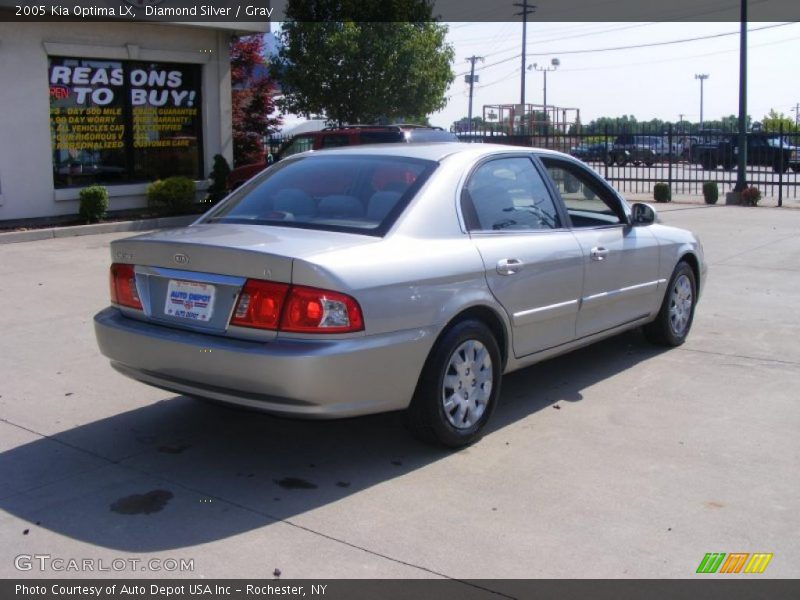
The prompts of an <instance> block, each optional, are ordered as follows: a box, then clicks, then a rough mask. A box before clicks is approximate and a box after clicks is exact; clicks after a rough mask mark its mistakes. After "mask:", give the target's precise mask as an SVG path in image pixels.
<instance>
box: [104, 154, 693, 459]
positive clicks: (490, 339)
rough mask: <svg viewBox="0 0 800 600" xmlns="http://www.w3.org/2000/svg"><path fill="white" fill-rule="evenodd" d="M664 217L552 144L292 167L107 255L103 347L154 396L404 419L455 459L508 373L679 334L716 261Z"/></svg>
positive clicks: (313, 160)
mask: <svg viewBox="0 0 800 600" xmlns="http://www.w3.org/2000/svg"><path fill="white" fill-rule="evenodd" d="M655 221H656V216H655V212H654V211H653V209H652V208H650V207H649V206H647V205H645V204H634V205H633V206H632V207H629V206H628V205H627V204H626V203H625V201H624V200H623V199H622V198H621V197H620V195H619V194H618V193H617V192H615V191H614V190H613V189H612V188H611V187H610V186H609V185H608V184H607V183H606V182H605V181H604V180H603V179H602V178H601V177H599V176H598V175H597V174H596V173H595V172H594V171H592V170H591V169H589V168H588V167H586V166H585V165H583V164H582V163H580V162H579V161H577V160H575V159H573V158H571V157H569V156H566V155H564V154H560V153H556V152H551V151H546V150H536V149H520V148H517V147H506V146H499V145H490V144H485V145H484V144H456V143H439V144H426V145H400V144H397V145H391V146H390V145H386V146H371V147H369V146H359V147H353V148H342V149H335V150H329V151H322V152H314V153H306V154H299V155H296V156H294V157H291V158H288V159H286V160H284V161H281V162H279V163H277V164H275V165H273V166H272V167H270V168H268V169H267V170H266V171H264V172H263V173H261V174H260V175H258V176H257V177H256V178H254V179H252V180H251V181H249V182H248V183H246V184H245V185H244V186H242V187H241V188H239V189H238V190H237V191H236V192H234V193H233V194H232V195H231V196H229V197H228V198H226V199H225V200H224V201H222V202H221V203H220V204H219V205H217V206H215V207H214V208H212V209H211V210H210V211H209V212H208V213H206V214H205V215H204V216H203V217H201V218H200V219H199V220H198V221H197V222H195V223H194V224H192V225H191V226H189V227H186V228H183V229H177V230H172V231H164V232H159V233H152V234H147V235H141V236H137V237H133V238H130V239H124V240H119V241H116V242H113V243H112V245H111V256H112V261H113V264H112V265H111V302H112V306H111V307H109V308H107V309H105V310H103V311H102V312H100V313H99V314H98V315H97V316H96V317H95V329H96V333H97V339H98V342H99V345H100V349H101V351H102V352H103V354H104V355H106V356H107V357H108V358H110V359H111V364H112V365H113V366H114V368H115V369H117V370H118V371H120V372H121V373H123V374H125V375H127V376H129V377H132V378H134V379H137V380H139V381H142V382H144V383H148V384H150V385H154V386H157V387H160V388H164V389H167V390H171V391H174V392H179V393H182V394H188V395H193V396H199V397H205V398H210V399H214V400H218V401H223V402H230V403H233V404H239V405H244V406H247V407H254V408H258V409H262V410H265V411H269V412H273V413H278V414H284V415H294V416H303V417H346V416H353V415H362V414H367V413H374V412H381V411H390V410H398V409H407V411H408V422H409V424H410V426H411V428H412V430H413V431H415V433H417V434H418V435H420V436H421V437H423V438H426V439H428V440H432V441H435V442H439V443H442V444H445V445H449V446H459V445H463V444H467V443H469V442H471V441H473V440H474V439H476V438H477V436H478V435H479V433H480V431H481V429H482V428H483V427H484V425H485V424H486V422H487V421H488V419H489V417H490V415H491V413H492V411H493V410H494V408H495V405H496V404H497V399H498V394H499V390H500V379H501V377H502V375H503V374H504V373H508V372H510V371H513V370H515V369H519V368H521V367H525V366H527V365H530V364H532V363H534V362H536V361H539V360H542V359H544V358H548V357H551V356H553V355H555V354H559V353H562V352H566V351H568V350H571V349H573V348H576V347H578V346H582V345H585V344H587V343H590V342H593V341H595V340H598V339H601V338H604V337H607V336H610V335H614V334H616V333H619V332H621V331H623V330H626V329H630V328H633V327H638V326H644V330H645V332H646V334H647V337H648V338H650V339H651V340H652V341H654V342H657V343H660V344H666V345H670V346H676V345H678V344H681V343H682V342H683V341H684V339H685V338H686V336H687V334H688V333H689V328H690V327H691V325H692V317H693V315H694V308H695V304H696V303H697V299H698V296H699V293H700V289H701V286H702V284H703V282H704V281H705V274H706V266H705V262H704V260H703V251H702V247H701V245H700V243H699V242H698V240H697V238H695V237H694V236H693V235H692V234H691V233H689V232H687V231H683V230H681V229H675V228H673V227H666V226H663V225H660V224H657V223H656V222H655Z"/></svg>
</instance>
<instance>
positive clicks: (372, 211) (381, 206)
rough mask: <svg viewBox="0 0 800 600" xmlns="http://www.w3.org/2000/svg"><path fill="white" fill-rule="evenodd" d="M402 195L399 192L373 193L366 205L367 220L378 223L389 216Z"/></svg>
mask: <svg viewBox="0 0 800 600" xmlns="http://www.w3.org/2000/svg"><path fill="white" fill-rule="evenodd" d="M402 195H403V194H401V193H400V192H388V191H383V192H375V193H374V194H372V197H371V198H370V199H369V202H368V203H367V219H369V220H370V221H377V222H378V223H380V222H381V221H383V220H384V219H385V218H386V215H388V214H389V211H390V210H392V209H393V208H394V207H395V205H396V204H397V201H398V200H400V197H401V196H402Z"/></svg>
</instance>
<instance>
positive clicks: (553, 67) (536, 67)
mask: <svg viewBox="0 0 800 600" xmlns="http://www.w3.org/2000/svg"><path fill="white" fill-rule="evenodd" d="M560 64H561V61H560V60H558V59H557V58H554V59H553V60H551V61H550V66H549V67H548V66H544V65H543V66H539V65H538V64H536V63H533V64H532V65H531V66H529V67H528V70H531V69H533V70H534V71H541V72H542V73H544V88H543V89H542V96H543V97H542V105H543V106H544V120H545V127H547V118H548V116H549V114H548V110H547V73H548V72H549V71H555V70H556V69H557V68H558V66H559V65H560Z"/></svg>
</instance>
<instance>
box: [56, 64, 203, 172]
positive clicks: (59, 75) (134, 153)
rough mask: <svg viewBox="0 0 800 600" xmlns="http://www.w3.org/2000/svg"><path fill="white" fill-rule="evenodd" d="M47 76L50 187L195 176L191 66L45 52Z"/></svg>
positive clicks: (196, 109) (196, 91)
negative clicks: (51, 162) (52, 179)
mask: <svg viewBox="0 0 800 600" xmlns="http://www.w3.org/2000/svg"><path fill="white" fill-rule="evenodd" d="M48 83H49V94H50V126H51V136H52V147H53V151H54V158H53V160H54V171H55V179H56V185H57V186H70V185H84V184H86V183H90V182H109V183H111V182H114V181H130V180H137V179H139V180H142V179H155V178H158V177H161V176H162V175H164V173H166V170H170V171H171V172H170V173H168V174H169V175H186V176H189V177H196V176H197V175H198V168H199V156H200V155H199V145H200V109H201V106H200V67H199V66H196V65H183V64H181V65H177V64H165V63H143V62H136V61H108V60H96V59H81V58H61V57H51V58H50V64H49V70H48ZM161 171H164V173H162V172H161Z"/></svg>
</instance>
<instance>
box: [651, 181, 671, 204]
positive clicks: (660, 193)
mask: <svg viewBox="0 0 800 600" xmlns="http://www.w3.org/2000/svg"><path fill="white" fill-rule="evenodd" d="M653 198H654V199H655V201H656V202H669V201H670V200H672V190H670V189H669V184H668V183H664V182H663V181H661V182H659V183H657V184H655V185H654V186H653Z"/></svg>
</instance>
